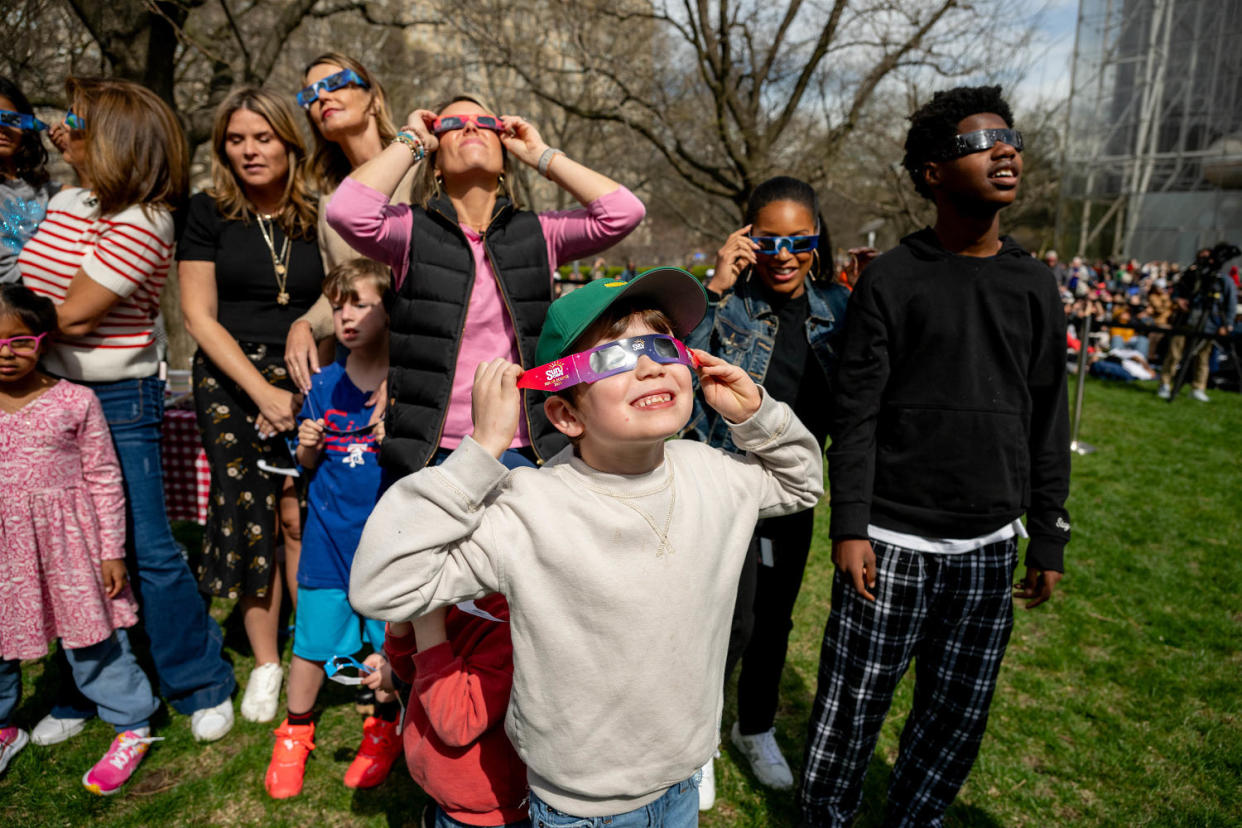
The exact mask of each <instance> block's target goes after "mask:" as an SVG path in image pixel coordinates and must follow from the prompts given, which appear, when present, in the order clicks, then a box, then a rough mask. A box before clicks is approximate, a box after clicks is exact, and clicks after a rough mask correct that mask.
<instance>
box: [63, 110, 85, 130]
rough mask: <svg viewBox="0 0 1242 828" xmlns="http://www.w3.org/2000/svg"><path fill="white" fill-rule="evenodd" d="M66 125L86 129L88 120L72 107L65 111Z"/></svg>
mask: <svg viewBox="0 0 1242 828" xmlns="http://www.w3.org/2000/svg"><path fill="white" fill-rule="evenodd" d="M65 126H67V127H69V128H70V129H86V121H84V120H82V116H81V115H78V114H77V113H76V112H74V111H73V110H72V109H70V110H69V111H68V112H66V113H65Z"/></svg>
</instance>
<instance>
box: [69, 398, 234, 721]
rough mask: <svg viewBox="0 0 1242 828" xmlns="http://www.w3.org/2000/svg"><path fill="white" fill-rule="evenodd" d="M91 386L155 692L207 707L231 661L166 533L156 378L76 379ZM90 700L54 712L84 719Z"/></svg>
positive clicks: (220, 694) (222, 695)
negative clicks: (121, 511)
mask: <svg viewBox="0 0 1242 828" xmlns="http://www.w3.org/2000/svg"><path fill="white" fill-rule="evenodd" d="M80 384H81V385H86V386H88V387H89V388H91V389H92V390H94V392H95V396H97V397H98V398H99V402H100V404H101V405H102V406H103V413H104V418H105V419H106V420H107V421H108V428H109V429H111V431H112V442H113V445H114V446H115V447H116V453H117V458H118V459H119V460H120V463H121V474H122V476H123V477H124V482H125V510H126V515H125V517H126V543H127V550H126V551H127V557H128V562H129V565H130V569H131V571H133V570H135V569H136V570H137V577H136V578H133V579H132V583H131V585H132V587H133V589H134V595H135V597H137V599H138V602H139V605H140V606H141V618H142V625H143V629H144V631H145V633H146V636H147V638H148V639H150V653H151V660H152V661H153V662H154V664H155V672H156V675H157V676H158V678H159V693H160V695H161V696H163V697H164V698H165V699H166V700H167V701H168V703H169V704H171V705H172V706H173V707H174V708H176V710H177V711H178V712H180V713H183V714H186V715H188V714H190V713H193V712H194V711H196V710H202V709H204V708H207V707H214V706H215V705H217V704H219V703H220V702H222V701H224V700H225V699H227V698H228V697H229V696H230V695H231V694H232V692H233V688H234V687H235V686H236V684H237V682H236V679H234V677H233V668H232V666H231V665H230V664H229V663H228V662H227V661H225V660H224V659H223V657H222V656H221V654H220V650H221V647H222V645H223V643H224V636H223V634H222V633H221V632H220V625H219V624H217V623H216V622H215V620H214V619H213V618H212V617H211V616H210V615H208V614H207V607H206V605H205V604H204V603H203V598H202V596H200V595H199V592H198V585H197V584H196V583H195V581H194V576H193V575H192V574H191V573H190V567H189V564H187V563H186V561H185V558H183V557H182V556H181V547H180V546H179V545H178V543H177V541H176V540H175V539H174V538H173V535H172V529H171V528H170V527H169V525H168V515H167V512H166V510H165V508H164V472H163V467H162V465H161V464H160V434H161V432H160V426H161V424H162V422H163V417H164V381H163V380H161V379H159V378H158V377H144V378H142V379H128V380H120V381H118V382H83V383H80ZM93 712H94V710H93V706H90V707H86V706H83V705H82V704H81V699H79V700H78V701H77V703H66V702H61V703H58V704H57V705H56V706H55V707H54V708H53V709H52V715H53V716H56V717H57V718H79V719H80V718H87V717H89V716H90V715H91V714H92V713H93Z"/></svg>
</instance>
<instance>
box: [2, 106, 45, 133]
mask: <svg viewBox="0 0 1242 828" xmlns="http://www.w3.org/2000/svg"><path fill="white" fill-rule="evenodd" d="M0 126H4V127H9V128H10V129H33V130H40V129H47V124H45V123H43V122H42V121H40V120H39V119H38V118H36V117H35V116H33V115H27V114H26V113H25V112H10V111H9V110H7V109H0Z"/></svg>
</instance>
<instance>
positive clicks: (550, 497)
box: [349, 393, 823, 817]
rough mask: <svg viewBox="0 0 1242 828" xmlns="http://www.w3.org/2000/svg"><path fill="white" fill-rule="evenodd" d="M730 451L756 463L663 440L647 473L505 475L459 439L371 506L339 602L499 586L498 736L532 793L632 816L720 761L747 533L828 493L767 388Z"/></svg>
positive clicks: (556, 462)
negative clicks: (508, 659)
mask: <svg viewBox="0 0 1242 828" xmlns="http://www.w3.org/2000/svg"><path fill="white" fill-rule="evenodd" d="M733 440H734V442H735V443H736V444H737V446H738V447H739V448H740V449H742V450H744V451H746V452H748V453H747V454H745V455H735V454H728V453H725V452H723V451H720V450H719V449H714V448H711V447H709V446H707V445H704V444H702V443H698V442H692V441H689V440H673V441H670V442H668V443H666V444H665V452H664V462H663V463H662V464H661V465H660V466H658V467H657V468H656V469H654V470H652V471H650V472H647V473H645V474H639V475H616V474H605V473H602V472H599V471H596V470H594V469H592V468H590V467H589V466H587V465H586V464H585V463H583V462H582V461H581V460H579V459H578V458H576V457H575V456H574V455H573V449H572V448H567V449H566V450H565V451H563V452H561V453H560V454H558V455H557V456H556V457H554V458H552V460H551V461H549V462H548V463H547V464H545V465H544V467H543V468H541V469H530V468H526V469H516V470H514V471H509V470H507V469H505V467H504V466H502V465H501V464H500V463H499V462H498V461H497V460H496V459H495V458H493V457H492V456H491V455H490V454H489V453H488V452H487V451H485V450H484V449H483V448H482V447H481V446H479V444H478V443H476V442H474V440H472V439H470V438H466V439H465V440H464V441H463V442H462V444H461V445H460V446H459V447H458V448H457V450H456V451H454V452H453V454H452V455H451V456H450V457H449V458H448V459H447V460H446V461H445V462H444V463H443V464H442V465H440V466H436V467H432V468H426V469H423V470H421V471H419V472H417V473H415V474H412V475H409V476H408V477H405V478H403V479H402V480H400V481H398V482H397V483H396V484H395V485H393V487H392V488H390V489H389V490H388V492H387V493H385V494H384V496H383V497H382V498H381V499H380V502H379V503H378V504H377V505H376V507H375V511H374V512H373V513H372V514H371V518H370V520H368V521H367V525H366V529H365V530H364V531H363V534H362V541H361V543H360V544H359V546H358V551H357V554H356V555H355V557H354V563H353V570H352V573H351V577H350V590H349V599H350V603H351V604H352V605H353V607H354V609H355V610H356V611H357V612H359V613H360V614H362V615H364V616H367V617H371V618H382V619H385V620H388V621H405V620H409V619H411V618H414V617H417V616H419V615H421V614H423V613H426V612H428V611H429V610H432V609H435V608H437V607H442V606H447V605H450V604H454V603H457V602H459V601H464V600H468V599H471V598H479V597H481V596H483V595H485V594H488V593H491V592H501V593H503V594H504V595H505V596H506V597H507V598H508V601H509V612H510V626H511V628H512V629H511V631H512V636H513V661H514V681H513V693H512V696H511V698H510V701H509V712H508V717H507V719H506V722H505V727H506V730H507V732H508V734H509V738H510V739H511V740H512V742H513V744H514V746H515V747H516V748H517V751H518V753H519V754H520V755H521V757H522V759H523V761H525V762H526V765H527V768H528V781H529V783H530V786H531V788H532V789H533V790H534V791H535V792H536V793H537V794H538V795H539V797H540V798H541V799H543V800H544V801H545V802H547V803H548V804H550V805H552V806H553V807H554V808H557V809H558V810H561V811H564V812H565V813H568V814H573V815H575V816H583V817H587V816H606V815H610V814H619V813H624V812H626V811H630V810H633V809H635V808H638V807H641V806H643V805H645V804H646V803H648V802H651V801H653V800H655V799H657V798H659V797H660V796H661V795H662V794H663V793H664V791H665V790H666V789H667V788H668V787H669V786H671V785H673V784H675V783H678V782H681V781H682V780H684V779H686V778H688V777H689V776H691V775H692V774H693V773H694V772H695V771H696V770H697V769H698V768H699V767H701V766H702V765H703V764H704V763H705V762H706V761H707V759H708V757H710V756H711V755H712V753H713V751H715V749H716V745H717V741H718V734H719V730H720V714H721V708H722V705H723V690H722V687H723V683H724V661H725V649H726V646H727V643H728V638H729V627H730V619H731V618H732V613H733V602H734V597H735V595H736V592H737V582H738V577H739V574H740V572H741V567H742V562H743V559H744V558H745V555H746V549H747V545H748V543H749V541H750V536H751V533H752V530H753V529H754V527H755V522H756V521H757V520H758V519H759V518H765V517H773V516H776V515H784V514H789V513H791V512H796V511H799V510H801V509H808V508H810V507H812V506H814V505H815V503H816V502H817V501H818V500H819V497H820V496H821V495H822V494H823V456H822V453H821V450H820V447H819V445H818V444H817V443H816V441H815V438H814V437H813V436H812V435H811V433H810V432H809V431H807V429H806V427H805V426H803V425H802V423H801V422H800V421H799V420H798V419H797V418H796V417H795V416H794V415H793V412H792V411H791V410H790V408H789V406H787V405H785V404H784V403H781V402H777V401H776V400H773V399H772V398H770V397H769V396H768V395H767V394H766V393H765V394H764V396H763V403H762V404H761V405H760V407H759V410H758V411H757V412H756V413H755V414H754V416H752V417H751V418H750V419H748V420H746V421H745V422H743V423H739V424H737V425H735V426H733Z"/></svg>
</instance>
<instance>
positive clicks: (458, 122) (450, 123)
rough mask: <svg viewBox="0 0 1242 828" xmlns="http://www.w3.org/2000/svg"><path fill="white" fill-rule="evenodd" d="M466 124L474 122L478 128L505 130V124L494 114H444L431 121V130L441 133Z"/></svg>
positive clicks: (495, 130) (494, 130) (437, 133)
mask: <svg viewBox="0 0 1242 828" xmlns="http://www.w3.org/2000/svg"><path fill="white" fill-rule="evenodd" d="M466 124H474V125H475V126H476V127H478V128H479V129H490V130H492V131H493V132H504V131H505V125H504V124H503V123H501V121H500V119H499V118H497V117H496V116H495V115H444V116H442V117H439V118H436V119H435V120H434V121H433V122H432V123H431V131H432V132H434V133H435V134H436V135H443V134H444V133H446V132H452V131H453V130H455V129H462V128H463V127H465V126H466Z"/></svg>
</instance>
